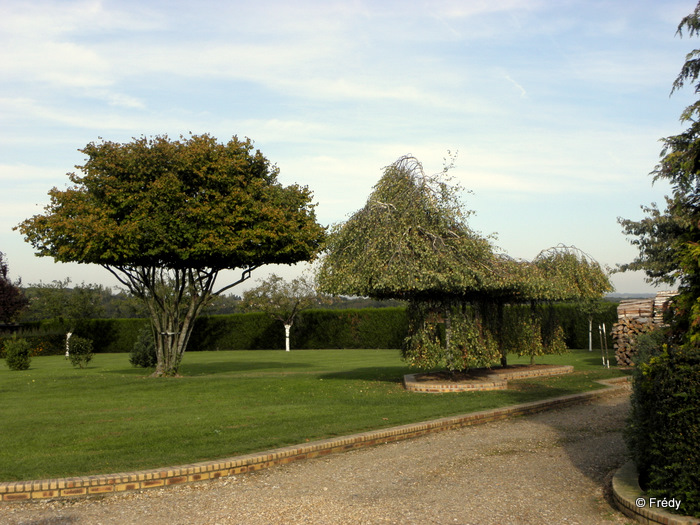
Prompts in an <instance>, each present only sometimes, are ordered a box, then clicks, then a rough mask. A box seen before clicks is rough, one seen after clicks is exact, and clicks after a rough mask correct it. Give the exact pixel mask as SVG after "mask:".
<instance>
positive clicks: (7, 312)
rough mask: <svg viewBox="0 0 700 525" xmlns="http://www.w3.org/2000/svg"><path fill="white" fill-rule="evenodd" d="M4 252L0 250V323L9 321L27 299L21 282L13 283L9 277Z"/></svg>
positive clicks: (16, 315) (20, 309) (13, 318)
mask: <svg viewBox="0 0 700 525" xmlns="http://www.w3.org/2000/svg"><path fill="white" fill-rule="evenodd" d="M9 271H10V270H9V268H8V266H7V262H5V254H4V253H2V252H0V323H11V322H13V321H15V319H16V318H17V317H18V315H19V314H20V313H21V312H22V310H24V309H25V308H26V306H27V304H28V303H29V300H28V299H27V298H26V296H25V295H24V294H23V293H22V289H21V288H20V286H21V284H22V282H21V280H18V281H17V282H16V283H13V282H12V281H11V280H10V277H9V275H8V274H9Z"/></svg>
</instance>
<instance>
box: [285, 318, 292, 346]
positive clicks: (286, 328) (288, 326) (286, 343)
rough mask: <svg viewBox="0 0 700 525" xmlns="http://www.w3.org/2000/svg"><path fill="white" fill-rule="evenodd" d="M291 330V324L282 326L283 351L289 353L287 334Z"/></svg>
mask: <svg viewBox="0 0 700 525" xmlns="http://www.w3.org/2000/svg"><path fill="white" fill-rule="evenodd" d="M291 329H292V325H291V324H286V323H285V325H284V349H285V350H286V351H287V352H289V332H290V330H291Z"/></svg>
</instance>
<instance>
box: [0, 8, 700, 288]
mask: <svg viewBox="0 0 700 525" xmlns="http://www.w3.org/2000/svg"><path fill="white" fill-rule="evenodd" d="M694 7H695V4H694V3H693V2H691V1H665V0H662V1H660V0H638V1H635V2H630V1H629V0H608V1H595V0H561V1H557V2H551V1H544V0H543V1H539V0H489V1H481V0H461V1H451V0H445V1H439V0H438V1H431V2H423V1H412V0H406V1H381V2H370V1H363V0H355V1H319V0H308V1H304V0H302V1H297V2H282V1H276V0H275V1H260V2H242V1H238V0H236V1H228V2H227V1H221V0H218V1H199V2H182V1H168V2H165V1H150V0H139V1H138V2H136V1H131V0H120V1H107V0H105V1H70V0H61V1H26V0H22V1H18V0H4V1H3V2H2V3H0V78H2V82H0V120H1V121H2V123H3V125H2V126H1V127H0V184H1V185H2V186H1V187H2V192H0V251H3V252H4V253H5V254H6V256H7V258H8V261H9V264H10V272H11V275H12V277H13V278H15V279H16V278H17V277H21V278H22V281H23V283H24V284H30V283H36V282H39V281H44V282H50V281H52V280H54V279H63V278H66V277H70V278H71V279H72V281H73V282H74V283H80V282H83V281H84V282H86V283H101V284H105V285H108V286H114V285H116V281H115V280H114V279H113V278H112V277H111V275H110V274H109V273H108V272H107V271H106V270H104V269H102V268H99V267H93V266H88V265H77V264H55V263H53V261H52V260H51V259H46V258H36V257H34V256H33V252H32V249H31V246H29V244H27V243H25V242H24V241H23V239H22V236H21V234H19V233H18V232H16V231H12V227H13V226H15V225H17V224H18V223H19V222H21V221H22V220H23V219H25V218H27V217H29V216H31V215H34V214H36V213H41V212H42V209H43V206H45V205H46V203H47V202H48V199H47V195H46V194H47V191H48V190H49V189H50V188H52V187H54V186H56V187H59V188H63V187H65V186H66V184H67V183H68V179H67V177H66V175H65V174H66V173H67V172H69V171H73V170H74V166H75V165H77V164H81V163H82V162H83V160H84V156H83V155H82V154H81V153H79V152H78V151H77V150H78V149H79V148H82V147H83V146H85V145H86V144H87V143H89V142H92V141H97V140H98V138H100V137H102V138H104V139H106V140H110V141H118V142H126V141H129V140H131V138H132V137H139V136H142V135H146V136H152V135H162V134H168V135H169V136H170V137H173V138H176V137H178V136H179V135H181V134H187V133H189V132H192V133H210V134H211V135H213V136H215V137H217V138H218V139H220V140H221V141H225V140H228V139H229V138H230V137H231V136H233V135H238V136H239V137H244V136H246V137H250V138H251V139H253V140H254V141H255V143H256V146H257V147H258V148H259V149H260V150H261V151H262V152H263V153H264V154H265V155H266V156H267V158H268V159H270V160H271V161H272V162H273V163H276V164H277V165H278V166H279V168H280V170H281V171H280V180H281V182H283V183H285V184H291V183H299V184H302V185H307V186H309V188H311V189H312V190H313V192H314V196H315V200H316V201H317V202H318V207H317V215H318V219H319V221H320V222H321V223H322V224H325V225H328V224H332V223H335V222H339V221H343V220H345V219H346V218H347V217H348V215H349V214H351V213H352V212H354V211H355V210H357V209H358V208H360V207H361V206H363V205H364V203H365V200H366V198H367V196H368V194H369V192H370V191H371V189H372V186H373V185H374V184H375V183H376V182H377V180H378V179H379V177H380V176H381V172H382V168H383V167H384V166H386V165H388V164H391V163H392V162H393V161H394V160H396V159H397V158H398V157H400V156H402V155H404V154H408V153H410V154H413V155H415V156H416V157H417V158H418V159H419V160H420V161H421V162H422V163H423V165H424V166H425V169H426V171H428V172H439V171H441V169H442V167H443V159H444V158H445V157H447V156H448V151H450V152H453V153H454V152H457V158H456V168H455V169H454V170H452V172H451V173H452V175H453V176H454V177H455V178H456V180H457V181H458V182H459V183H460V184H461V185H462V186H463V187H465V188H466V189H469V190H472V192H473V193H469V194H465V196H464V202H465V207H466V208H468V209H471V210H474V211H475V212H476V214H475V215H474V216H472V217H471V218H470V224H471V226H472V227H473V228H474V229H476V230H479V231H481V232H482V233H484V234H491V233H497V234H498V235H497V241H496V244H497V245H498V246H499V247H501V248H502V249H503V250H505V251H506V252H507V253H508V254H510V255H511V256H513V257H517V258H524V259H532V258H534V257H535V256H536V255H537V254H538V253H539V251H541V250H543V249H546V248H549V247H551V246H554V245H557V244H559V243H564V244H567V245H576V246H577V247H579V248H581V249H582V250H584V251H585V252H587V253H588V254H590V255H591V256H592V257H594V258H595V259H596V260H598V261H599V262H601V263H602V264H606V265H609V266H611V267H614V266H615V265H616V264H618V263H624V262H628V261H630V260H631V259H632V258H633V257H634V256H635V254H636V251H635V248H634V247H633V246H631V245H630V244H629V243H628V242H627V240H626V239H625V236H624V235H623V234H622V233H621V229H620V227H619V225H618V224H617V217H619V216H622V217H626V218H633V219H638V218H641V217H642V212H641V210H640V205H643V204H644V205H646V204H649V203H651V202H660V203H662V202H663V195H664V194H665V193H666V192H667V187H666V186H664V185H663V184H657V185H655V186H652V184H651V177H650V176H649V175H648V174H649V172H651V171H652V170H653V169H654V166H655V165H656V163H657V162H658V159H659V153H660V149H661V143H660V142H659V139H660V138H662V137H665V136H669V135H673V134H675V133H678V132H680V131H681V130H682V129H683V126H682V125H681V123H680V122H679V120H678V117H679V115H680V113H681V111H682V109H683V108H684V107H685V106H687V105H688V104H689V103H690V102H691V101H692V92H691V90H690V89H686V90H683V91H681V92H679V93H676V94H674V95H673V96H671V97H669V93H670V88H671V85H672V82H673V80H674V79H675V77H676V75H677V74H678V72H679V71H680V68H681V66H682V64H683V62H684V59H685V55H686V53H688V52H689V51H690V50H692V49H694V48H695V47H700V43H698V42H697V41H695V40H694V39H689V38H687V37H684V38H680V37H678V36H677V35H676V34H675V33H676V27H677V26H678V23H679V22H680V20H681V18H682V17H683V16H685V15H687V14H689V13H690V12H691V11H692V10H693V9H694ZM268 271H275V272H277V273H281V274H283V275H285V276H290V277H291V276H293V275H296V274H297V273H299V272H300V271H301V270H300V268H287V267H273V268H269V269H261V270H258V271H257V274H256V275H255V277H258V278H259V277H264V276H265V274H266V273H267V272H268ZM226 278H228V276H224V279H226ZM613 282H614V283H615V286H616V289H617V291H619V292H643V291H648V290H650V287H649V286H648V285H647V284H645V283H644V279H643V276H642V275H639V274H623V275H615V276H614V277H613ZM222 284H223V281H222ZM252 284H254V283H252ZM242 289H244V288H239V289H238V290H236V289H234V290H233V291H234V292H238V293H240V291H241V290H242Z"/></svg>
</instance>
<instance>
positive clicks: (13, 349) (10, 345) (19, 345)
mask: <svg viewBox="0 0 700 525" xmlns="http://www.w3.org/2000/svg"><path fill="white" fill-rule="evenodd" d="M3 346H4V355H5V361H6V362H7V366H8V367H9V368H10V370H27V369H28V368H29V365H30V364H31V362H32V347H31V345H30V344H29V341H27V340H26V339H23V338H17V337H10V338H7V339H6V340H5V344H4V345H3Z"/></svg>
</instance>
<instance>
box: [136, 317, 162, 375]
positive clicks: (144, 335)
mask: <svg viewBox="0 0 700 525" xmlns="http://www.w3.org/2000/svg"><path fill="white" fill-rule="evenodd" d="M129 362H130V363H131V364H132V366H136V367H141V368H154V367H155V366H156V364H157V363H158V357H157V356H156V346H155V344H154V342H153V334H152V333H151V329H150V327H144V328H143V329H142V330H141V331H140V332H139V335H138V337H137V338H136V341H135V342H134V346H133V347H132V349H131V355H130V356H129Z"/></svg>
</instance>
